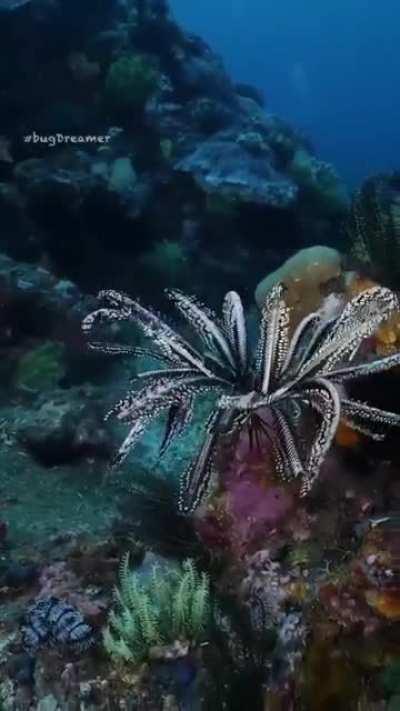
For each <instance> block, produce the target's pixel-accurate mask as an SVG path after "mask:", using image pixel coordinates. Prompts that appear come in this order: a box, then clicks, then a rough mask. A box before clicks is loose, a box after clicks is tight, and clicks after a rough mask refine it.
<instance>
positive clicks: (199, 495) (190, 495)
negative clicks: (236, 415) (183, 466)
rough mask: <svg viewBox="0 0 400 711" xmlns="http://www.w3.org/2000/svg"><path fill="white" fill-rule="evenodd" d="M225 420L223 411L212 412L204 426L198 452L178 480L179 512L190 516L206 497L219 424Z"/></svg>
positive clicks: (213, 471)
mask: <svg viewBox="0 0 400 711" xmlns="http://www.w3.org/2000/svg"><path fill="white" fill-rule="evenodd" d="M225 418H226V413H225V411H223V410H220V409H218V408H216V409H215V410H213V411H212V413H211V415H210V417H209V419H208V421H207V423H206V426H205V435H204V440H203V442H202V445H201V448H200V451H199V453H198V455H197V456H196V457H195V459H194V460H193V461H192V462H191V463H190V465H189V467H188V468H187V470H186V471H185V472H184V474H183V476H182V477H181V480H180V487H179V488H180V495H179V503H178V506H179V510H180V511H181V513H183V514H192V513H193V511H195V509H196V508H197V507H198V506H199V505H200V504H201V502H202V501H203V500H204V498H205V497H206V495H207V493H208V491H209V488H210V485H211V482H212V479H213V476H214V475H215V473H216V467H215V456H216V451H217V447H218V444H219V438H220V428H219V425H220V423H221V422H222V421H223V420H224V419H225Z"/></svg>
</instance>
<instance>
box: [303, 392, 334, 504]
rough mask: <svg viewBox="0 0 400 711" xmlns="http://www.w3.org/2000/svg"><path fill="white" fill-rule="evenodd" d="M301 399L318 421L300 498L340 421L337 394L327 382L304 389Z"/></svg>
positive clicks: (316, 469) (320, 461) (325, 453)
mask: <svg viewBox="0 0 400 711" xmlns="http://www.w3.org/2000/svg"><path fill="white" fill-rule="evenodd" d="M303 397H304V398H305V401H306V403H307V404H308V405H309V407H310V408H311V409H312V410H313V411H314V412H315V413H316V416H317V419H318V420H319V421H318V423H317V425H316V433H315V436H314V439H313V442H312V444H311V448H310V451H309V455H308V458H307V462H306V465H305V472H304V476H303V481H302V485H301V489H300V496H301V497H304V496H306V495H307V494H308V493H309V491H310V490H311V488H312V486H313V484H314V482H315V481H316V479H317V478H318V476H319V473H320V470H321V466H322V464H323V462H324V460H325V458H326V455H327V454H328V452H329V450H330V448H331V446H332V443H333V440H334V438H335V434H336V431H337V428H338V425H339V421H340V414H341V404H340V397H339V393H338V391H337V390H336V388H335V387H334V385H332V383H330V382H329V381H327V380H325V379H323V378H320V379H318V380H317V379H316V380H314V381H312V382H311V383H310V385H309V386H308V387H307V388H304V393H303Z"/></svg>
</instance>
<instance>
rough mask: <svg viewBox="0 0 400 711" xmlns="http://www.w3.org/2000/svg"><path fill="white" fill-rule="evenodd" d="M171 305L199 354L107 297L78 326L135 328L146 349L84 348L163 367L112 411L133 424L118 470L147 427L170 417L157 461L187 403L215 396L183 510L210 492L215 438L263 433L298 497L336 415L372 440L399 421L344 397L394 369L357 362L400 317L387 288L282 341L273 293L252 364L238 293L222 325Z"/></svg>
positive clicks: (285, 320) (175, 297) (197, 309)
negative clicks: (297, 482)
mask: <svg viewBox="0 0 400 711" xmlns="http://www.w3.org/2000/svg"><path fill="white" fill-rule="evenodd" d="M168 296H169V298H170V299H171V300H172V302H173V303H174V305H175V307H176V308H177V309H178V311H179V312H180V313H181V315H182V316H183V317H184V318H185V320H186V321H187V322H188V323H189V325H190V326H191V327H192V328H193V330H194V331H195V334H196V336H197V340H198V342H199V346H198V348H196V347H195V346H194V345H192V344H191V343H189V341H188V340H186V339H185V338H183V337H182V336H181V335H180V334H179V333H178V332H177V331H176V330H174V329H173V328H171V327H170V326H169V325H168V324H167V323H166V322H165V321H163V320H162V319H161V318H160V317H159V316H158V315H156V314H155V313H154V312H152V311H151V310H149V309H147V308H144V307H143V306H141V305H140V304H139V303H138V302H137V301H134V300H132V299H131V298H129V297H128V296H125V295H122V294H119V293H117V292H114V291H105V292H100V294H99V297H100V298H102V299H104V300H105V302H106V306H105V308H100V309H98V310H97V311H94V312H93V313H91V314H89V315H88V316H87V317H86V318H85V319H84V321H83V330H84V332H85V333H86V334H88V335H89V336H90V335H91V332H92V329H93V327H94V325H95V324H96V323H97V322H105V321H124V320H127V321H132V322H133V323H135V324H137V325H138V326H139V327H141V330H142V332H143V334H144V335H145V336H146V337H148V338H149V339H150V340H151V341H152V347H150V349H148V350H143V349H139V350H138V349H135V348H131V347H129V346H126V345H118V344H115V343H114V344H105V343H99V342H92V343H90V346H91V347H92V348H94V349H100V350H102V351H105V352H108V353H119V354H126V355H129V354H131V355H138V354H142V355H144V354H145V355H147V356H149V357H151V358H153V359H155V360H157V361H158V362H159V363H161V364H162V366H163V367H161V368H160V369H157V370H149V371H147V372H144V373H141V374H139V375H138V377H137V379H136V384H135V385H134V387H133V389H132V390H131V391H129V392H128V394H127V396H126V398H124V399H123V400H121V401H120V402H118V403H117V404H116V405H115V407H114V408H113V409H112V410H111V412H110V413H109V415H110V414H114V415H115V416H116V417H117V418H118V419H119V420H120V421H121V422H123V423H127V424H128V425H129V427H130V430H129V433H128V435H127V437H126V439H125V440H124V442H123V443H122V445H121V447H120V449H119V451H118V454H117V456H116V458H115V464H119V463H120V462H121V461H122V460H123V459H124V458H125V457H126V456H127V454H128V453H129V452H130V450H131V449H132V448H133V446H134V445H135V444H136V442H137V441H138V439H139V438H140V437H141V436H142V434H143V432H144V430H145V428H146V427H147V425H148V424H149V423H150V421H151V420H153V419H154V418H155V417H157V416H158V415H160V414H161V413H162V412H164V411H166V412H167V427H166V433H165V437H164V440H163V442H162V444H161V453H164V452H165V451H166V449H167V448H168V447H169V446H170V445H171V443H172V442H173V441H174V440H175V438H176V437H177V436H179V435H180V434H181V433H182V432H183V430H184V428H185V427H186V426H187V425H188V423H189V422H190V419H191V416H192V411H193V402H194V399H195V398H196V397H197V396H199V395H201V394H202V393H206V392H210V391H212V392H213V393H214V394H215V404H214V408H213V410H212V413H211V415H210V418H209V420H208V422H207V423H206V427H205V430H206V431H205V437H204V440H203V443H202V446H201V447H200V450H199V452H198V454H197V456H196V458H195V460H194V461H193V462H192V464H191V465H190V466H189V468H188V470H187V472H186V473H185V475H184V477H183V478H182V480H181V496H180V502H179V505H180V509H181V511H183V512H185V513H189V512H191V511H193V510H194V509H195V508H196V507H197V505H198V504H199V503H200V501H201V500H202V499H203V497H204V495H205V494H206V492H207V489H208V485H209V482H210V479H211V477H212V475H213V472H214V469H215V454H216V448H217V445H218V443H219V441H220V437H221V435H223V434H228V433H232V432H235V431H237V430H239V429H240V428H242V427H245V426H246V427H248V428H249V430H252V429H254V427H256V428H257V429H258V433H255V434H256V437H257V436H259V431H260V429H262V431H263V432H265V433H267V436H268V437H269V439H270V442H271V446H272V448H273V451H274V455H275V460H276V467H277V471H278V472H279V473H280V474H281V476H282V477H283V478H286V479H291V478H297V477H300V478H301V488H300V495H302V496H303V495H305V494H306V493H307V492H308V491H309V490H310V488H311V486H312V484H313V483H314V481H315V479H316V478H317V476H318V474H319V471H320V467H321V464H322V462H323V460H324V458H325V456H326V454H327V452H328V450H329V448H330V446H331V444H332V441H333V438H334V436H335V433H336V429H337V426H338V423H339V419H340V418H341V417H342V418H343V419H345V420H346V421H347V422H348V423H349V424H351V426H352V427H353V428H354V429H356V430H359V431H361V432H362V433H364V434H367V435H370V436H371V437H374V438H377V439H380V438H382V437H383V436H384V429H385V426H387V425H400V415H397V414H394V413H391V412H386V411H384V410H380V409H378V408H376V407H372V406H370V405H367V404H365V403H362V402H358V401H355V400H350V399H348V398H347V397H346V395H345V391H344V387H343V385H342V384H343V383H346V381H348V380H350V379H352V378H358V377H361V376H366V375H369V374H372V373H377V372H379V371H383V370H386V369H388V368H391V367H392V366H394V365H397V364H400V353H396V354H394V355H390V356H388V357H386V358H381V359H377V360H374V361H371V362H361V363H360V362H358V363H357V362H356V360H355V359H356V355H357V352H358V349H359V346H360V344H361V343H362V341H363V340H364V339H365V338H366V337H368V336H371V335H372V334H373V333H374V331H375V330H376V329H377V328H378V326H379V325H380V324H381V323H382V321H384V320H385V319H386V318H387V317H388V316H389V315H390V314H391V313H392V312H393V311H394V310H396V309H398V308H399V304H398V300H397V298H396V296H395V294H394V293H393V292H392V291H390V290H389V289H386V288H383V287H378V286H377V287H373V288H371V289H368V290H366V291H364V292H362V293H361V294H359V295H358V296H356V297H355V298H354V299H352V301H350V302H349V303H348V304H347V305H346V306H345V307H344V309H343V310H342V312H341V314H340V315H339V316H337V317H332V318H328V317H327V316H326V314H325V313H324V312H323V311H322V310H321V311H318V312H315V313H311V314H309V315H308V316H307V317H306V318H304V319H303V320H302V321H301V322H300V324H299V325H298V326H297V328H296V329H295V331H294V333H293V335H292V336H291V337H290V335H289V309H288V307H287V306H286V304H285V301H284V299H283V287H282V285H277V286H275V287H274V288H273V289H272V290H271V291H270V293H269V294H268V297H267V299H266V301H265V304H264V308H263V311H262V317H261V324H260V334H259V340H258V345H257V347H256V352H255V359H254V362H253V359H251V358H250V355H249V349H248V339H247V332H246V322H245V316H244V310H243V305H242V302H241V300H240V297H239V296H238V295H237V294H236V293H235V292H232V291H231V292H228V294H227V295H226V296H225V299H224V303H223V309H222V317H221V318H218V317H217V316H216V315H215V314H213V313H212V312H211V311H210V310H209V309H207V308H205V307H204V306H203V305H202V304H200V303H199V302H198V301H197V300H195V299H193V298H191V297H188V296H186V295H184V294H182V293H181V292H177V291H171V292H168ZM109 415H108V416H109ZM304 422H306V423H307V426H306V427H304ZM305 431H306V433H307V436H305Z"/></svg>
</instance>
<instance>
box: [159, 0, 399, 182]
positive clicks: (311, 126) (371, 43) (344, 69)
mask: <svg viewBox="0 0 400 711" xmlns="http://www.w3.org/2000/svg"><path fill="white" fill-rule="evenodd" d="M171 5H172V7H173V8H174V11H175V15H176V17H177V18H178V19H179V20H180V21H182V22H183V23H184V25H185V26H186V27H189V28H191V29H192V30H193V31H195V32H197V33H199V34H201V35H202V36H203V37H204V38H205V39H207V40H208V41H209V42H210V43H211V44H212V46H213V47H214V48H215V49H216V50H218V51H219V52H220V53H221V54H222V55H223V57H224V59H225V63H226V65H227V67H228V69H229V71H230V72H231V73H232V75H233V77H234V78H235V79H236V80H237V81H246V82H252V83H254V84H256V85H258V86H259V87H260V88H262V89H263V91H264V93H265V96H266V99H267V106H268V108H269V110H271V111H273V112H274V113H277V114H280V115H281V116H282V117H284V118H287V119H288V120H289V121H290V122H291V123H292V124H294V125H296V126H297V127H299V128H300V129H302V130H303V131H304V132H305V133H306V134H307V136H308V137H309V138H311V140H312V142H313V144H314V146H315V148H316V149H317V150H318V152H319V154H320V155H321V156H322V157H323V158H325V159H327V160H329V161H332V162H333V163H335V165H336V167H337V169H338V170H339V172H340V173H341V175H342V176H343V177H344V178H345V179H346V180H347V181H348V182H349V183H350V184H352V185H354V184H356V183H358V182H359V181H360V180H361V179H362V178H363V177H365V176H366V175H368V174H371V173H374V172H379V171H386V170H392V169H395V168H400V0H197V1H196V0H171Z"/></svg>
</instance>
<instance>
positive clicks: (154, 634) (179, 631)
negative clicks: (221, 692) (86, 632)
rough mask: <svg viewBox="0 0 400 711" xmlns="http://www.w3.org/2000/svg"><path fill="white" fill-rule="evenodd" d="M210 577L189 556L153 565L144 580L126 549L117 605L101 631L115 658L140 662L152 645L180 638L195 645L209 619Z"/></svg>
mask: <svg viewBox="0 0 400 711" xmlns="http://www.w3.org/2000/svg"><path fill="white" fill-rule="evenodd" d="M210 613H211V609H210V583H209V578H208V575H207V574H206V573H199V572H198V571H197V569H196V567H195V565H194V562H193V561H192V560H191V559H187V560H186V561H184V563H183V564H182V565H180V566H177V567H176V568H174V569H171V570H167V571H165V570H164V569H160V568H159V567H157V566H154V568H153V570H152V573H151V575H150V576H149V578H148V580H146V581H144V582H142V580H141V579H140V578H139V576H138V575H137V574H136V573H134V572H132V570H131V569H130V565H129V554H128V555H126V556H125V557H124V558H123V560H122V563H121V568H120V585H119V587H118V588H116V590H115V608H114V609H113V610H112V611H111V613H110V616H109V624H108V626H107V628H106V629H105V630H104V632H103V641H104V646H105V649H106V651H107V652H108V654H110V656H111V657H112V658H113V659H115V660H116V661H123V662H130V663H132V664H140V663H142V662H144V661H145V660H146V659H148V658H149V656H150V650H151V648H152V647H156V646H168V645H170V644H173V643H174V642H176V641H178V640H179V641H182V642H185V643H188V644H190V645H191V646H195V645H196V644H198V643H199V642H200V641H201V640H202V639H203V637H204V635H205V633H206V631H207V627H208V625H209V621H210Z"/></svg>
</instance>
